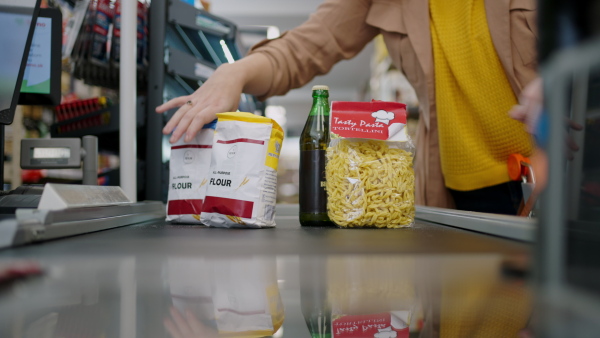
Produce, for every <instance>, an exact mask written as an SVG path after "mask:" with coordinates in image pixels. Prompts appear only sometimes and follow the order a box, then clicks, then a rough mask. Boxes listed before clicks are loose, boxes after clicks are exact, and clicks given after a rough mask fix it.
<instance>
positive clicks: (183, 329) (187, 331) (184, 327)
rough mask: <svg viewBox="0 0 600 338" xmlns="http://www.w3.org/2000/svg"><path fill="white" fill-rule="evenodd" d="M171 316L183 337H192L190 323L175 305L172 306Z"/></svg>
mask: <svg viewBox="0 0 600 338" xmlns="http://www.w3.org/2000/svg"><path fill="white" fill-rule="evenodd" d="M171 318H172V320H173V322H174V323H175V327H177V331H178V332H179V333H180V334H181V335H182V336H183V337H191V335H192V328H191V327H190V326H189V325H188V323H187V321H186V319H185V318H184V317H183V315H181V313H179V311H178V310H177V309H176V308H174V307H172V308H171Z"/></svg>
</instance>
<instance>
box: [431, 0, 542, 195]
mask: <svg viewBox="0 0 600 338" xmlns="http://www.w3.org/2000/svg"><path fill="white" fill-rule="evenodd" d="M429 10H430V17H431V20H430V28H431V37H432V44H433V56H434V66H435V92H436V95H435V98H436V105H437V119H438V129H439V139H440V154H441V163H442V172H443V173H444V179H445V182H446V186H447V187H448V188H451V189H455V190H462V191H467V190H474V189H479V188H484V187H488V186H492V185H496V184H501V183H505V182H508V181H509V180H510V179H509V177H508V172H507V169H506V160H507V158H508V156H509V155H510V154H512V153H520V154H522V155H524V156H529V155H530V154H531V151H532V149H533V145H532V142H531V137H530V136H529V134H527V132H526V131H525V130H524V128H523V125H522V124H521V123H519V122H517V121H515V120H513V119H511V118H510V117H509V116H508V111H509V110H510V108H511V107H512V106H513V105H515V104H516V103H517V99H516V97H515V94H514V93H513V91H512V88H511V86H510V84H509V82H508V79H507V78H506V74H505V73H504V69H503V68H502V64H501V63H500V60H499V58H498V55H497V54H496V50H495V49H494V45H493V43H492V39H491V36H490V32H489V28H488V25H487V19H486V13H485V6H484V0H430V1H429ZM507 34H508V32H507Z"/></svg>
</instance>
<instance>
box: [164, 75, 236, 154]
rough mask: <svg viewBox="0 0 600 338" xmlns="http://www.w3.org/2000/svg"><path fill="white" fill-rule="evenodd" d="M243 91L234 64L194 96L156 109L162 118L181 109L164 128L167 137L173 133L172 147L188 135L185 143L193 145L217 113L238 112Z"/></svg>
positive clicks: (207, 82)
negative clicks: (197, 136) (173, 110)
mask: <svg viewBox="0 0 600 338" xmlns="http://www.w3.org/2000/svg"><path fill="white" fill-rule="evenodd" d="M243 87H244V78H243V76H242V74H241V73H240V72H236V70H235V67H234V66H233V65H232V64H223V65H221V66H220V67H219V68H217V70H216V71H215V73H214V74H213V75H211V77H210V78H209V79H208V81H206V82H205V83H204V84H203V85H202V86H200V88H198V90H196V91H195V92H194V93H193V94H191V95H187V96H180V97H177V98H174V99H172V100H170V101H168V102H166V103H164V104H162V105H160V106H158V107H157V108H156V112H157V113H159V114H162V113H164V112H166V111H167V110H170V109H173V108H176V107H179V109H178V110H177V112H175V114H174V115H173V117H172V118H171V119H170V120H169V122H168V123H167V124H166V125H165V127H164V128H163V134H165V135H168V134H170V133H171V132H173V135H172V136H171V138H170V139H169V141H170V142H171V143H174V142H177V140H179V139H180V138H181V137H182V136H184V135H185V137H184V141H185V142H189V141H190V140H191V139H192V138H193V137H194V136H195V135H196V133H197V132H198V131H200V129H202V126H204V125H205V124H207V123H210V122H211V121H212V120H214V119H215V118H216V114H217V113H223V112H228V111H236V110H237V107H238V103H239V101H240V95H241V93H242V90H243Z"/></svg>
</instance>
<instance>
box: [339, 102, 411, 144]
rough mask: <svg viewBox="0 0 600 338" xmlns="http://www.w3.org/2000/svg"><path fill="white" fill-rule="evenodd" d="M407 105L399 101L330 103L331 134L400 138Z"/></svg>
mask: <svg viewBox="0 0 600 338" xmlns="http://www.w3.org/2000/svg"><path fill="white" fill-rule="evenodd" d="M405 126H406V105H405V104H403V103H398V102H385V101H371V102H346V101H335V102H332V104H331V122H330V131H331V134H332V136H333V137H344V138H366V139H375V140H388V141H403V140H405V138H406V131H405Z"/></svg>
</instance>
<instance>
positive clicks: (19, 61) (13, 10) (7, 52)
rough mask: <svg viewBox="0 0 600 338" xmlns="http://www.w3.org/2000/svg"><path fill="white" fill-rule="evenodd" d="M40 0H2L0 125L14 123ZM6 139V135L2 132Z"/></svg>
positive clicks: (0, 12) (0, 6)
mask: <svg viewBox="0 0 600 338" xmlns="http://www.w3.org/2000/svg"><path fill="white" fill-rule="evenodd" d="M39 6H40V0H0V46H1V48H2V52H0V124H2V125H4V124H11V123H12V121H13V118H14V115H15V108H16V106H17V102H18V98H19V92H20V89H21V81H22V79H23V73H24V72H25V64H26V61H27V54H28V53H29V46H30V45H31V40H32V38H33V27H34V25H35V21H36V19H37V14H38V11H39ZM1 136H2V138H4V135H1Z"/></svg>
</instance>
